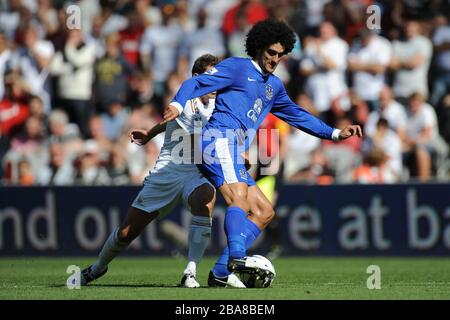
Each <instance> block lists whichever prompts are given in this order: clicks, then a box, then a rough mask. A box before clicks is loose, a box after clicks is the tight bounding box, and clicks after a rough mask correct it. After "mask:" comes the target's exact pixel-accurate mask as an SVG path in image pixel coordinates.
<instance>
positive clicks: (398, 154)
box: [363, 118, 403, 183]
mask: <svg viewBox="0 0 450 320" xmlns="http://www.w3.org/2000/svg"><path fill="white" fill-rule="evenodd" d="M374 148H376V149H380V150H382V151H383V152H384V154H385V155H386V157H387V159H386V165H385V166H384V178H383V181H384V182H385V183H393V182H398V181H400V179H401V176H402V170H403V164H402V142H401V140H400V137H399V136H398V135H397V133H396V132H395V131H394V130H392V129H391V128H390V127H389V123H388V121H387V120H386V119H384V118H379V120H378V122H377V125H376V129H375V132H373V134H372V135H371V136H369V137H367V138H366V140H365V141H364V145H363V152H364V153H368V152H370V150H372V149H374Z"/></svg>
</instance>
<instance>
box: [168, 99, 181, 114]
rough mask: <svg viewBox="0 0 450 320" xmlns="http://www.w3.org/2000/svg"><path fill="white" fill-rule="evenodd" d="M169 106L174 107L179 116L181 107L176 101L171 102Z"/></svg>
mask: <svg viewBox="0 0 450 320" xmlns="http://www.w3.org/2000/svg"><path fill="white" fill-rule="evenodd" d="M169 105H171V106H174V107H175V108H177V110H178V114H179V115H180V114H181V113H182V112H183V106H182V105H181V104H179V103H178V102H176V101H172V102H171V103H170V104H169Z"/></svg>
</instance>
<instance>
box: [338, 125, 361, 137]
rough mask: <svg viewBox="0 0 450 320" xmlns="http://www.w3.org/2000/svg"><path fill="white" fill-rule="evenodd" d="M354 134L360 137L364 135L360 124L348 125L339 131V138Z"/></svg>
mask: <svg viewBox="0 0 450 320" xmlns="http://www.w3.org/2000/svg"><path fill="white" fill-rule="evenodd" d="M353 136H357V137H359V138H361V137H362V130H361V127H360V126H358V125H351V126H346V127H345V128H344V129H342V130H341V132H340V133H339V140H345V139H347V138H350V137H353Z"/></svg>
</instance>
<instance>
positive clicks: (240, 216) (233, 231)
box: [225, 207, 247, 258]
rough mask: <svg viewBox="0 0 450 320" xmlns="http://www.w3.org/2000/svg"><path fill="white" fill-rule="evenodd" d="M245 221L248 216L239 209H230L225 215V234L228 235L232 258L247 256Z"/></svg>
mask: <svg viewBox="0 0 450 320" xmlns="http://www.w3.org/2000/svg"><path fill="white" fill-rule="evenodd" d="M245 220H247V214H246V213H245V212H244V211H243V210H242V209H241V208H239V207H229V208H228V209H227V213H226V214H225V234H226V235H227V240H228V248H230V256H231V257H233V258H242V257H244V256H245V253H246V252H245V238H246V235H245V229H246V228H245Z"/></svg>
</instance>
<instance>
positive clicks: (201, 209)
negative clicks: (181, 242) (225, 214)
mask: <svg viewBox="0 0 450 320" xmlns="http://www.w3.org/2000/svg"><path fill="white" fill-rule="evenodd" d="M203 180H205V179H204V178H203ZM215 201H216V191H215V189H214V187H213V186H212V185H210V184H209V183H207V182H206V180H205V181H204V183H203V184H201V185H200V186H198V187H196V188H195V189H194V190H193V191H192V192H190V191H189V195H188V199H187V202H188V205H189V207H190V209H191V212H192V215H193V217H192V219H191V225H190V227H189V237H188V240H189V241H188V242H189V245H188V246H189V249H188V260H189V261H188V264H187V266H186V269H185V270H184V271H183V277H182V279H181V285H182V286H185V287H189V288H196V287H199V286H200V285H199V283H198V282H197V280H196V275H197V264H198V263H199V262H200V260H201V259H202V258H203V254H204V252H205V249H206V247H207V246H208V244H209V241H210V239H211V226H212V218H211V216H212V211H213V208H214V204H215Z"/></svg>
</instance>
